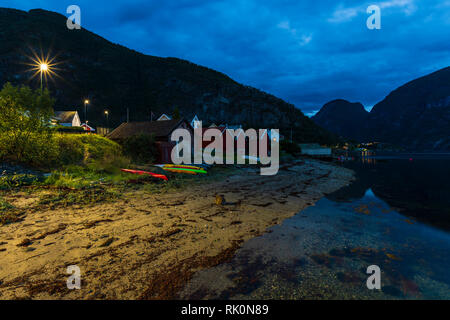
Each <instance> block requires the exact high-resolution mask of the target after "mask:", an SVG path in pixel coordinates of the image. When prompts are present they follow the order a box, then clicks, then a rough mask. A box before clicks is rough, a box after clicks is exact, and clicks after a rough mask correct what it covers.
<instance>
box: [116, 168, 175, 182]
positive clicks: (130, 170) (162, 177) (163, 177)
mask: <svg viewBox="0 0 450 320" xmlns="http://www.w3.org/2000/svg"><path fill="white" fill-rule="evenodd" d="M120 171H123V172H127V173H132V174H138V175H143V174H147V175H149V176H152V177H154V178H158V179H162V180H166V181H168V180H169V179H167V177H166V176H165V175H163V174H159V173H153V172H149V171H142V170H132V169H120Z"/></svg>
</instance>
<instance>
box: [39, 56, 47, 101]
mask: <svg viewBox="0 0 450 320" xmlns="http://www.w3.org/2000/svg"><path fill="white" fill-rule="evenodd" d="M39 71H40V73H41V95H42V76H43V74H44V72H47V71H48V64H46V63H41V64H40V65H39Z"/></svg>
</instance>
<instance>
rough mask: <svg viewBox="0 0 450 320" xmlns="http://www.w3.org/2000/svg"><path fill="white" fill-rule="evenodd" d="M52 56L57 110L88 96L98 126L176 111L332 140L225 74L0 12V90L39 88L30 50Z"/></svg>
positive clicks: (62, 23) (48, 15)
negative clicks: (24, 86) (5, 87)
mask: <svg viewBox="0 0 450 320" xmlns="http://www.w3.org/2000/svg"><path fill="white" fill-rule="evenodd" d="M33 50H34V51H36V52H38V53H40V52H41V50H42V51H43V52H44V54H46V53H47V52H50V51H51V55H52V56H56V57H57V58H56V61H57V62H58V63H59V65H58V70H56V72H57V73H58V75H59V76H60V77H58V78H55V81H53V82H52V81H49V82H48V87H49V89H50V90H51V91H52V93H53V94H54V95H56V98H57V104H56V109H57V110H67V109H69V110H73V109H77V110H78V111H79V112H80V116H81V118H82V119H83V120H84V111H83V110H84V108H83V100H84V99H85V98H89V100H90V101H91V104H90V105H89V108H88V109H89V111H88V119H89V120H90V121H91V123H92V122H94V123H97V124H104V123H105V122H106V121H105V119H104V113H103V111H104V110H105V109H106V108H107V109H109V111H110V123H112V124H114V125H118V124H120V123H121V122H123V121H124V120H125V119H126V109H127V108H129V110H130V120H149V119H150V113H151V112H153V113H154V114H156V115H158V114H160V113H163V112H164V113H168V114H170V113H172V112H173V110H174V109H175V108H176V107H178V109H179V110H180V111H181V114H182V115H183V116H185V117H187V118H190V117H193V115H194V114H198V116H199V118H200V119H202V120H203V121H205V122H216V123H229V124H235V123H240V124H243V125H244V126H247V127H254V128H266V127H271V128H279V129H280V130H281V132H282V133H283V134H284V135H287V134H288V133H289V132H290V128H291V127H293V133H294V135H293V136H294V138H295V139H297V140H298V141H319V142H329V141H332V140H333V139H334V138H332V136H331V135H330V134H329V133H328V132H327V131H325V130H323V129H322V128H320V127H318V126H317V125H315V124H314V122H313V121H312V120H310V119H309V118H307V117H306V116H304V115H303V113H302V112H301V111H300V110H299V109H297V108H295V107H294V106H293V105H291V104H288V103H286V102H284V101H283V100H281V99H279V98H276V97H274V96H272V95H270V94H267V93H264V92H262V91H259V90H257V89H254V88H251V87H248V86H243V85H241V84H238V83H237V82H235V81H234V80H232V79H230V78H229V77H227V76H226V75H224V74H222V73H219V72H216V71H214V70H211V69H208V68H205V67H201V66H198V65H195V64H193V63H190V62H188V61H184V60H180V59H176V58H159V57H154V56H148V55H144V54H141V53H138V52H136V51H133V50H130V49H127V48H125V47H123V46H120V45H117V44H113V43H111V42H109V41H107V40H105V39H103V38H101V37H99V36H97V35H95V34H93V33H91V32H89V31H87V30H85V29H81V30H69V29H67V27H66V17H64V16H62V15H60V14H57V13H53V12H49V11H44V10H40V9H36V10H30V11H29V12H25V11H20V10H12V9H1V8H0V84H3V83H4V82H6V81H10V82H12V83H14V84H28V85H31V86H33V87H39V80H38V79H37V77H36V78H35V79H34V80H30V78H31V75H32V74H33V73H32V72H29V71H27V69H29V66H27V65H26V63H27V62H29V61H30V58H29V56H32V54H31V53H32V51H33Z"/></svg>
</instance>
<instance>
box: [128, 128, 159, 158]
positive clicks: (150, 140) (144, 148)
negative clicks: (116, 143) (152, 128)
mask: <svg viewBox="0 0 450 320" xmlns="http://www.w3.org/2000/svg"><path fill="white" fill-rule="evenodd" d="M122 147H123V151H124V153H125V155H126V156H128V157H130V158H131V159H132V160H133V161H134V162H135V163H140V164H147V163H152V162H153V161H154V160H155V158H156V152H157V151H156V146H155V137H154V135H147V134H138V135H134V136H131V137H128V138H126V139H125V140H124V141H123V143H122Z"/></svg>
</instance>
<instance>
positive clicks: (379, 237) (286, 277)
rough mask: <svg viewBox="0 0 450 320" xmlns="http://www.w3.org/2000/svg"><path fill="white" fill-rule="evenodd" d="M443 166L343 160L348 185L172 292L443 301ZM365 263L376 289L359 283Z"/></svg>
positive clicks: (448, 236)
mask: <svg viewBox="0 0 450 320" xmlns="http://www.w3.org/2000/svg"><path fill="white" fill-rule="evenodd" d="M448 163H449V161H448V160H417V159H413V160H412V161H411V160H409V159H402V160H386V159H384V160H383V159H381V160H380V159H377V162H376V163H373V162H372V163H367V162H365V163H360V162H359V163H356V162H355V163H349V164H348V166H351V167H353V168H354V169H356V170H357V172H358V180H357V181H355V183H354V184H352V185H350V186H349V187H346V188H344V189H341V190H339V191H338V192H336V193H333V194H330V195H328V196H327V198H323V199H321V200H320V201H319V202H317V204H316V205H315V206H313V207H309V208H307V209H306V210H303V211H302V212H300V213H299V214H297V215H296V216H294V217H292V218H290V219H287V220H285V221H284V222H283V224H282V225H279V226H275V227H273V228H271V232H270V233H268V234H265V235H264V236H261V237H258V238H255V239H252V240H250V241H248V242H247V243H245V244H244V246H243V247H242V248H241V249H240V250H239V251H238V252H237V254H236V256H235V257H234V259H233V260H232V261H231V262H230V263H226V264H223V265H220V266H217V267H215V268H212V269H209V270H203V271H200V272H198V273H197V274H196V275H195V276H194V278H193V279H192V281H191V282H190V283H189V284H188V285H187V286H186V288H185V289H184V290H183V291H182V292H181V293H180V297H181V298H195V299H203V298H222V299H247V298H252V299H405V298H406V299H450V273H449V269H450V268H449V267H450V255H449V254H448V253H449V252H450V233H449V232H448V229H449V225H450V224H449V211H448V208H449V206H448V204H449V203H448V201H449V200H450V196H449V195H450V192H449V182H448V181H447V179H446V178H448V177H450V175H449V171H448V170H449V167H448V165H447V164H448ZM346 165H347V164H346ZM424 179H425V180H424ZM444 206H445V207H444ZM370 265H378V266H379V267H380V268H381V272H382V275H381V284H382V290H369V289H367V287H366V280H367V277H368V276H369V275H368V274H366V270H367V267H368V266H370Z"/></svg>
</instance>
